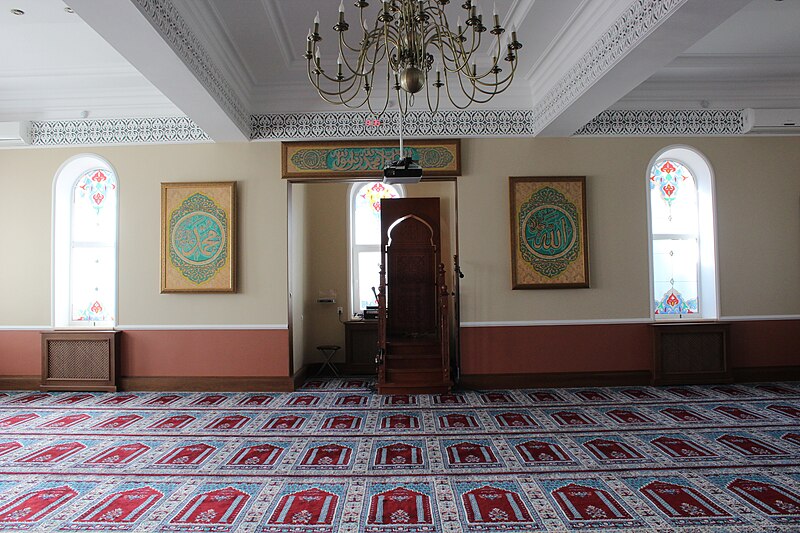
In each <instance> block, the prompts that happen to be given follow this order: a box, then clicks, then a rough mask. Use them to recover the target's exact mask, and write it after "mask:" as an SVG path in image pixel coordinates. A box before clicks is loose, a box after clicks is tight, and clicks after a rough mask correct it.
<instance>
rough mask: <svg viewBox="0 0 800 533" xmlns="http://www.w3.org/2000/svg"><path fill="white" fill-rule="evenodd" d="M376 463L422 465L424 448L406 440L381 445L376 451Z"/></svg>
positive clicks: (384, 464) (381, 464)
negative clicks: (407, 442)
mask: <svg viewBox="0 0 800 533" xmlns="http://www.w3.org/2000/svg"><path fill="white" fill-rule="evenodd" d="M375 464H376V465H379V466H387V465H392V466H402V465H421V464H422V450H421V449H420V448H418V447H417V446H411V445H410V444H406V443H404V442H398V443H395V444H390V445H388V446H381V447H380V448H378V449H377V450H376V451H375Z"/></svg>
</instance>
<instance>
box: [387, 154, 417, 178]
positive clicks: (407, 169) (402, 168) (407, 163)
mask: <svg viewBox="0 0 800 533" xmlns="http://www.w3.org/2000/svg"><path fill="white" fill-rule="evenodd" d="M420 179H422V167H421V166H419V165H418V164H417V163H415V162H414V161H413V160H412V159H411V157H404V158H403V159H398V160H397V161H393V162H392V163H391V164H389V165H388V166H386V167H384V169H383V183H386V184H387V185H396V184H399V183H419V180H420Z"/></svg>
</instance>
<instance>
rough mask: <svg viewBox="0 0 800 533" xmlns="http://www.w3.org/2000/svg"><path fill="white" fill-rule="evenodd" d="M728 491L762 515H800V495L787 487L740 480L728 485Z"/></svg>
mask: <svg viewBox="0 0 800 533" xmlns="http://www.w3.org/2000/svg"><path fill="white" fill-rule="evenodd" d="M728 490H729V491H731V492H733V493H734V494H736V495H737V496H739V497H740V498H741V499H743V500H744V501H746V502H747V503H749V504H750V505H752V506H753V507H755V508H756V509H758V510H759V511H761V512H762V513H765V514H768V515H771V516H787V515H800V495H798V494H797V493H795V492H793V491H791V490H789V489H787V488H785V487H780V486H778V485H773V484H772V483H763V482H761V481H754V480H752V479H741V478H738V479H735V480H733V481H731V482H730V483H728Z"/></svg>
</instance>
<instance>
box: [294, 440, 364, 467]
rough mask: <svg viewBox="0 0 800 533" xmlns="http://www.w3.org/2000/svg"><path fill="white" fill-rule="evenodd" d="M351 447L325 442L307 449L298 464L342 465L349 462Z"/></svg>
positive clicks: (351, 452)
mask: <svg viewBox="0 0 800 533" xmlns="http://www.w3.org/2000/svg"><path fill="white" fill-rule="evenodd" d="M352 454H353V449H352V448H349V447H347V446H340V445H339V444H325V445H323V446H317V447H315V448H311V449H310V450H308V451H307V452H306V454H305V456H303V460H302V461H300V464H301V465H303V466H323V467H343V466H347V465H349V464H350V457H351V456H352Z"/></svg>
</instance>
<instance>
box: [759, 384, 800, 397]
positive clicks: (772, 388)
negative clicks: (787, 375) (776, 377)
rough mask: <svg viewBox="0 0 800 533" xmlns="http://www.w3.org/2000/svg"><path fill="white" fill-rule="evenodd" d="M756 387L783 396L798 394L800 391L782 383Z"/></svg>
mask: <svg viewBox="0 0 800 533" xmlns="http://www.w3.org/2000/svg"><path fill="white" fill-rule="evenodd" d="M755 388H757V389H761V390H763V391H767V392H771V393H772V394H780V395H782V396H793V395H795V394H798V392H799V391H796V390H791V389H788V388H786V387H782V386H780V385H769V384H768V385H755Z"/></svg>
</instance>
